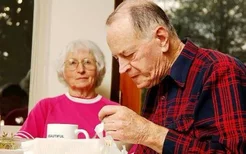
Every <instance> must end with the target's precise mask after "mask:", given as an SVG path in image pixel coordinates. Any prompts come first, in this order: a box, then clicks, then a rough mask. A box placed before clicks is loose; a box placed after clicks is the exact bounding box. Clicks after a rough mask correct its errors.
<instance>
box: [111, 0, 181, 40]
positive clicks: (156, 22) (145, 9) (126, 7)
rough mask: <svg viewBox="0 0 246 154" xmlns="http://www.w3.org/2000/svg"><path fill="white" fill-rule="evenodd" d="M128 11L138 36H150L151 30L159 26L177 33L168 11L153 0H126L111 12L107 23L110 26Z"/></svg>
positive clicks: (174, 33)
mask: <svg viewBox="0 0 246 154" xmlns="http://www.w3.org/2000/svg"><path fill="white" fill-rule="evenodd" d="M125 13H127V14H128V15H129V16H130V18H131V23H132V26H133V29H134V31H135V34H136V36H137V38H146V37H148V38H150V37H151V36H150V35H151V34H152V33H151V32H152V31H153V29H154V28H156V27H157V26H164V27H166V28H167V30H168V32H169V34H170V35H175V36H176V35H177V34H176V31H175V29H174V27H173V25H172V24H171V22H170V20H169V18H168V17H167V15H166V13H165V12H164V11H163V10H162V9H161V8H160V7H159V6H158V5H157V4H155V3H154V2H153V1H149V0H125V1H123V2H122V3H121V4H120V5H119V6H118V7H117V8H116V9H115V11H114V12H112V13H111V14H110V16H109V17H108V19H107V21H106V25H108V26H110V25H111V24H112V23H113V22H114V21H116V20H117V19H118V18H122V17H124V16H125V15H126V14H125Z"/></svg>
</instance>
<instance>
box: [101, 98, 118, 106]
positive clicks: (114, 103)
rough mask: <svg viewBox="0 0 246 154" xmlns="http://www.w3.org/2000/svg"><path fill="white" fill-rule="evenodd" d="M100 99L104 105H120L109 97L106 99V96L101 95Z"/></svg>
mask: <svg viewBox="0 0 246 154" xmlns="http://www.w3.org/2000/svg"><path fill="white" fill-rule="evenodd" d="M101 101H102V102H103V103H104V104H105V105H120V104H119V103H117V102H114V101H111V100H110V99H108V98H106V97H103V96H102V99H101Z"/></svg>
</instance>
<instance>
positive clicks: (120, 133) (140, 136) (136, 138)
mask: <svg viewBox="0 0 246 154" xmlns="http://www.w3.org/2000/svg"><path fill="white" fill-rule="evenodd" d="M98 116H99V119H100V120H101V121H103V123H104V130H105V131H106V133H107V135H110V136H112V137H113V138H114V139H116V140H120V141H123V142H126V143H132V144H142V145H145V146H148V147H150V148H152V149H154V150H156V151H157V152H161V151H162V146H163V142H164V139H165V136H166V134H167V131H168V130H167V129H166V128H164V127H161V126H158V125H156V124H154V123H152V122H151V121H149V120H147V119H145V118H144V117H141V116H140V115H138V114H137V113H135V112H134V111H132V110H130V109H129V108H127V107H124V106H113V105H108V106H105V107H103V108H102V109H101V111H100V112H99V114H98Z"/></svg>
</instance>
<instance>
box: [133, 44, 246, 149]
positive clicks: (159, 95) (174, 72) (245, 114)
mask: <svg viewBox="0 0 246 154" xmlns="http://www.w3.org/2000/svg"><path fill="white" fill-rule="evenodd" d="M245 102H246V68H245V66H244V65H243V63H241V62H240V61H238V60H236V59H234V58H233V57H230V56H228V55H225V54H223V53H220V52H218V51H213V50H209V49H203V48H198V47H197V46H195V45H194V44H193V43H192V42H190V41H188V40H187V41H185V47H184V49H183V51H182V52H181V55H180V56H179V57H178V59H177V60H176V61H175V63H174V65H173V66H172V68H171V69H170V71H169V73H168V76H166V77H165V78H164V79H163V80H162V82H161V83H160V84H159V85H157V86H155V87H153V88H151V89H149V91H148V93H147V96H146V101H145V104H144V108H143V116H145V117H146V118H148V119H150V120H151V121H153V122H155V123H156V124H159V125H162V126H164V127H167V128H168V129H169V132H168V134H167V136H166V140H165V142H164V143H163V144H164V146H163V153H184V154H188V153H216V154H217V153H246V146H245V145H246V103H245ZM136 153H137V154H155V153H156V152H155V151H153V150H152V149H150V148H148V147H145V146H142V145H139V146H138V147H137V150H136Z"/></svg>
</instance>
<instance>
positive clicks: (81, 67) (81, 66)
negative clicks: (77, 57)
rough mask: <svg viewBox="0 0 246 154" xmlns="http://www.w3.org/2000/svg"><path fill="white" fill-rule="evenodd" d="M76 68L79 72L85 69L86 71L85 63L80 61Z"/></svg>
mask: <svg viewBox="0 0 246 154" xmlns="http://www.w3.org/2000/svg"><path fill="white" fill-rule="evenodd" d="M76 70H77V72H79V73H82V72H84V71H85V67H84V64H83V63H79V64H78V66H77V69H76Z"/></svg>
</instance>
